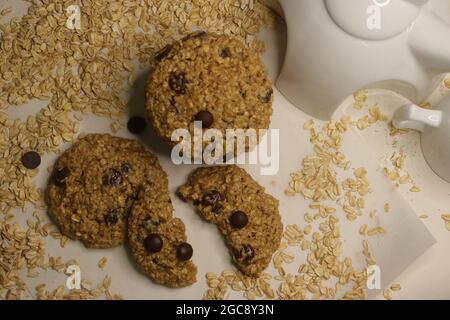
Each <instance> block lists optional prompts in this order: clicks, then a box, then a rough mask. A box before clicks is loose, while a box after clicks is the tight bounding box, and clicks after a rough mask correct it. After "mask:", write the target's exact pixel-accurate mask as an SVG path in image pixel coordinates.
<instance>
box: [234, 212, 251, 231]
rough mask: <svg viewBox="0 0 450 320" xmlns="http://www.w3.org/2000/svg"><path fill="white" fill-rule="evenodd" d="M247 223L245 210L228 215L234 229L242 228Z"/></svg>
mask: <svg viewBox="0 0 450 320" xmlns="http://www.w3.org/2000/svg"><path fill="white" fill-rule="evenodd" d="M247 224H248V216H247V215H246V214H245V212H242V211H236V212H234V213H233V214H232V215H231V216H230V225H231V227H233V228H234V229H242V228H245V226H246V225H247Z"/></svg>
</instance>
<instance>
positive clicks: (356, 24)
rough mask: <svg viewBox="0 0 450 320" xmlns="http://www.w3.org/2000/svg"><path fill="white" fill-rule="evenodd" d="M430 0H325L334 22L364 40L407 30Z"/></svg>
mask: <svg viewBox="0 0 450 320" xmlns="http://www.w3.org/2000/svg"><path fill="white" fill-rule="evenodd" d="M426 2H428V0H339V1H336V0H325V4H326V7H327V10H328V12H329V14H330V16H331V17H332V19H333V20H334V22H335V23H336V24H337V25H338V26H339V27H341V29H343V30H344V31H345V32H347V33H349V34H351V35H352V36H355V37H358V38H361V39H365V40H383V39H388V38H392V37H394V36H396V35H398V34H400V33H402V32H403V31H405V30H407V29H408V28H409V27H410V26H412V24H413V23H414V21H415V20H416V18H417V16H418V15H419V13H420V9H421V5H423V4H425V3H426Z"/></svg>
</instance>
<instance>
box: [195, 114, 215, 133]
mask: <svg viewBox="0 0 450 320" xmlns="http://www.w3.org/2000/svg"><path fill="white" fill-rule="evenodd" d="M194 120H195V121H200V122H201V123H202V128H203V129H208V128H211V126H212V124H213V122H214V117H213V115H212V113H211V112H209V111H207V110H203V111H200V112H199V113H197V114H196V115H195V118H194Z"/></svg>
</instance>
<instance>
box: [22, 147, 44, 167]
mask: <svg viewBox="0 0 450 320" xmlns="http://www.w3.org/2000/svg"><path fill="white" fill-rule="evenodd" d="M22 164H23V166H24V167H25V168H27V169H30V170H33V169H36V168H37V167H39V165H40V164H41V156H40V155H39V153H37V152H36V151H28V152H26V153H24V154H23V155H22Z"/></svg>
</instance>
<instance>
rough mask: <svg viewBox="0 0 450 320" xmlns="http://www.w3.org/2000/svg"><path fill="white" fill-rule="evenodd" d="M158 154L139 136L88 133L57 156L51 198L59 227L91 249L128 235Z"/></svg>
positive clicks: (50, 202) (111, 245) (120, 240)
mask: <svg viewBox="0 0 450 320" xmlns="http://www.w3.org/2000/svg"><path fill="white" fill-rule="evenodd" d="M149 167H157V168H160V167H159V163H158V159H157V158H156V156H154V155H153V154H151V153H150V152H148V151H146V150H145V148H144V147H143V146H142V145H141V144H140V143H139V142H137V141H133V140H127V139H122V138H117V137H113V136H110V135H106V134H105V135H100V134H90V135H87V136H86V137H84V138H82V139H80V140H79V141H77V142H76V143H75V144H74V145H73V146H72V147H71V148H70V149H69V150H67V151H66V152H64V153H63V154H62V155H61V157H60V158H59V159H58V160H57V161H56V163H55V165H54V169H53V173H52V175H51V178H50V181H49V184H48V189H47V200H48V204H49V212H50V214H51V215H52V216H53V218H54V220H55V221H56V223H57V224H58V225H59V227H60V229H61V232H62V233H63V234H64V235H66V236H68V237H70V238H71V239H77V240H81V241H82V242H83V243H84V245H85V246H86V247H88V248H111V247H114V246H117V245H120V244H122V243H123V242H124V239H126V224H127V218H128V214H129V212H130V209H131V207H132V205H133V203H134V201H135V200H136V198H137V196H138V192H139V189H140V187H141V185H142V184H143V183H144V181H146V180H148V179H150V178H151V177H148V175H147V174H146V171H147V169H148V168H149Z"/></svg>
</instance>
